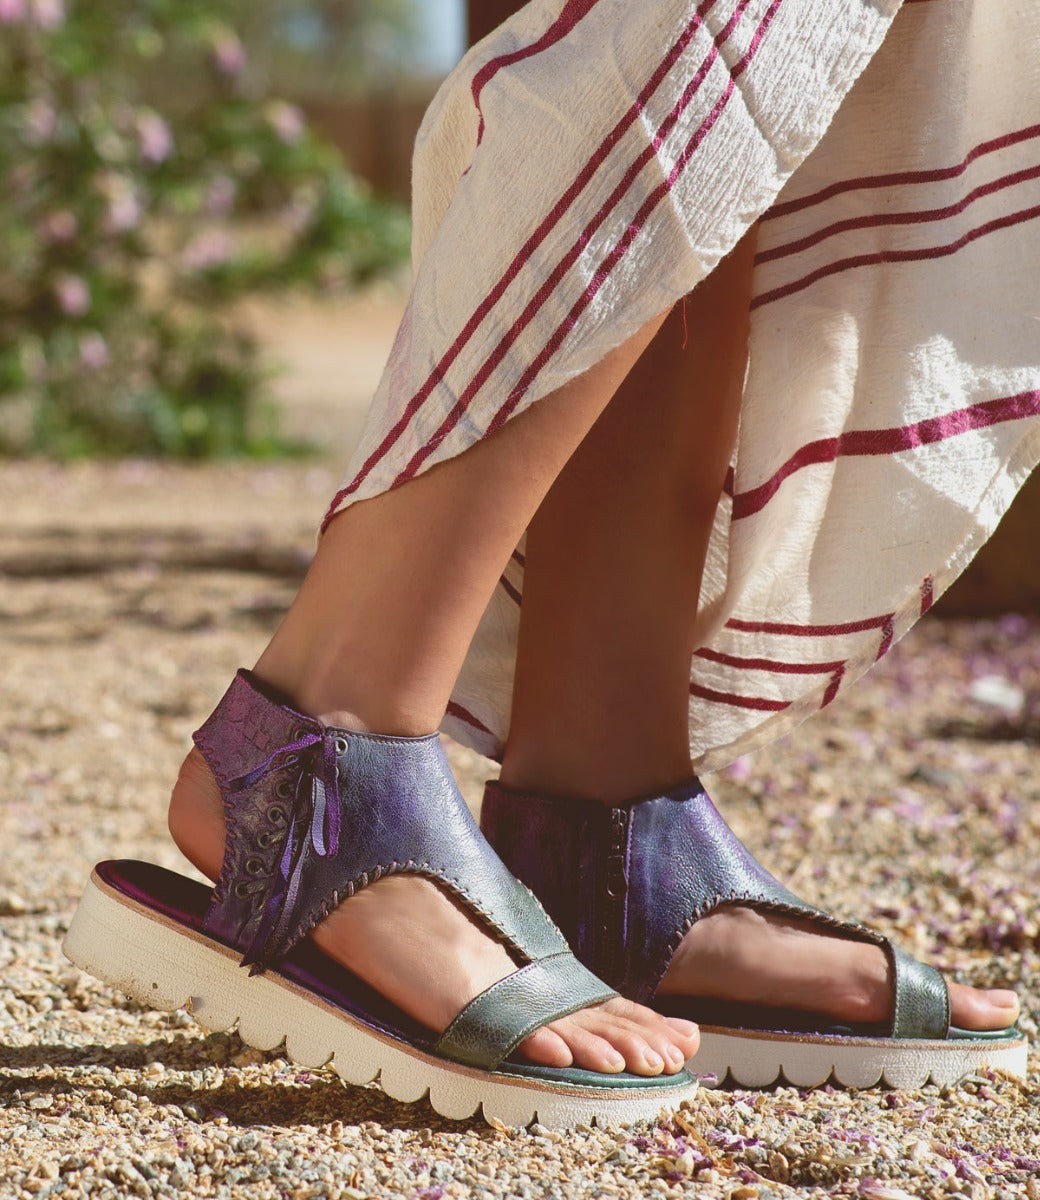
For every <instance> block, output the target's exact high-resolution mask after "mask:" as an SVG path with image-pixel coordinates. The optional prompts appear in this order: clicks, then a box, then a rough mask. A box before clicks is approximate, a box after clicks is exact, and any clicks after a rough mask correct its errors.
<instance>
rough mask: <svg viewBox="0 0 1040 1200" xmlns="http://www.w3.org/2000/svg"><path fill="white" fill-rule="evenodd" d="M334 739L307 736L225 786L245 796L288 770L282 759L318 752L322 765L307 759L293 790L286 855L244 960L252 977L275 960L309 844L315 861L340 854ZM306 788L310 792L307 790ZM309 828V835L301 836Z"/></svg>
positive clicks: (330, 735)
mask: <svg viewBox="0 0 1040 1200" xmlns="http://www.w3.org/2000/svg"><path fill="white" fill-rule="evenodd" d="M338 740H339V739H338V737H337V736H336V735H335V734H333V733H332V732H331V731H329V730H327V729H325V730H322V732H321V733H315V732H311V731H309V730H305V731H303V732H301V733H300V736H299V737H297V738H296V739H295V740H294V741H292V742H289V743H288V744H286V745H285V746H280V747H279V748H278V749H277V750H275V751H274V752H273V753H272V754H270V755H269V756H268V757H267V758H266V759H264V761H263V762H262V763H260V765H259V766H257V767H254V768H253V769H252V770H251V771H249V772H247V773H246V774H245V775H240V776H238V777H237V778H235V779H231V780H228V781H227V782H226V783H225V787H226V789H227V791H229V792H231V793H235V792H243V791H248V790H249V789H250V788H253V787H255V786H256V785H257V784H258V783H261V782H262V781H263V780H265V779H266V778H267V777H268V776H269V775H271V774H273V773H274V772H275V771H278V770H282V769H283V768H284V767H285V766H286V765H287V763H286V761H285V759H286V756H291V755H304V754H305V753H306V752H307V751H309V750H310V751H313V750H315V749H316V748H317V747H318V746H321V763H320V769H315V768H318V767H319V764H318V763H317V762H315V761H313V760H314V759H316V758H317V757H318V756H317V755H316V754H314V753H311V754H309V755H306V757H307V758H309V759H311V760H312V761H311V762H310V763H308V764H307V765H306V766H305V768H304V770H302V771H301V772H300V776H299V779H298V780H297V784H296V795H295V797H294V802H293V809H292V817H291V820H290V822H289V829H288V833H287V836H286V841H285V850H284V852H283V853H282V857H281V861H280V862H279V864H278V872H277V875H276V878H275V882H274V886H273V888H272V890H271V892H270V894H269V895H268V897H267V899H266V900H265V901H264V915H263V918H262V919H261V921H260V925H259V928H258V930H257V933H256V936H255V937H254V938H253V940H252V942H251V943H250V945H249V947H248V949H247V950H246V952H245V954H244V956H243V958H242V964H241V965H242V966H244V967H250V968H251V971H250V973H251V974H254V975H256V974H259V973H260V972H262V971H263V970H265V969H266V967H268V966H269V965H270V963H271V960H272V958H273V957H274V956H275V955H276V954H277V952H278V949H279V944H280V941H281V935H282V934H283V933H284V930H283V929H282V926H283V924H285V922H286V920H287V919H288V918H289V917H290V915H291V914H292V913H293V911H294V910H295V907H296V901H297V898H298V897H299V893H300V886H301V883H302V880H303V865H304V860H305V859H306V857H307V855H306V850H307V845H308V843H309V844H310V846H311V847H312V848H313V850H314V853H315V854H316V855H317V856H318V857H319V858H331V857H333V856H334V855H335V854H336V853H337V851H338V850H339V840H340V808H339V750H338V747H337V742H338ZM307 785H309V786H307ZM304 826H307V827H308V828H307V832H306V833H305V834H303V833H302V830H303V827H304Z"/></svg>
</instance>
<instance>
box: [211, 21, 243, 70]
mask: <svg viewBox="0 0 1040 1200" xmlns="http://www.w3.org/2000/svg"><path fill="white" fill-rule="evenodd" d="M213 61H214V63H215V64H216V67H217V70H218V71H219V72H220V73H221V74H222V75H239V74H241V73H242V71H243V70H245V65H246V48H245V46H243V45H242V42H241V41H240V40H239V38H238V35H237V34H235V33H232V32H231V30H230V29H221V30H219V31H218V32H217V33H216V34H214V37H213Z"/></svg>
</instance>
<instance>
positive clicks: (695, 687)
mask: <svg viewBox="0 0 1040 1200" xmlns="http://www.w3.org/2000/svg"><path fill="white" fill-rule="evenodd" d="M690 695H691V696H695V697H696V698H697V699H698V700H710V701H712V703H714V704H728V705H730V707H732V708H750V709H753V710H754V711H755V712H784V711H785V710H786V709H788V708H790V707H791V701H790V700H766V699H765V698H764V697H762V696H738V695H737V694H736V693H735V692H716V691H713V690H712V689H711V688H706V687H701V686H700V684H697V683H691V684H690Z"/></svg>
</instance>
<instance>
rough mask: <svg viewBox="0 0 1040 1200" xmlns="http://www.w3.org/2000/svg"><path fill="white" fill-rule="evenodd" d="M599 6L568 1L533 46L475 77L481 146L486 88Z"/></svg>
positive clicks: (503, 57) (495, 62) (487, 66)
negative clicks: (482, 100)
mask: <svg viewBox="0 0 1040 1200" xmlns="http://www.w3.org/2000/svg"><path fill="white" fill-rule="evenodd" d="M598 3H599V0H567V3H566V4H565V5H564V7H563V11H562V12H561V13H560V15H559V16H558V17H557V18H556V20H555V21H553V23H552V24H551V25H550V26H549V28H548V29H547V30H546V31H545V33H543V34H542V36H541V37H540V38H539V39H538V40H537V41H536V42H532V43H531V45H530V46H524V47H523V48H522V49H520V50H514V51H512V52H511V53H509V54H500V55H499V56H498V58H493V59H491V60H490V61H489V62H487V63H485V64H484V66H482V67H481V68H480V70H479V71H478V72H477V73H476V75H474V76H473V84H472V87H471V91H472V94H473V105H474V107H475V108H476V110H477V115H478V116H479V118H480V125H479V127H478V129H477V145H478V146H479V145H480V144H481V142H482V141H483V140H484V130H485V123H484V112H483V109H482V108H481V107H480V96H481V93H482V92H483V91H484V88H485V87H487V85H488V84H489V83H490V82H491V80H492V79H494V77H495V76H496V75H497V74H498V73H499V71H502V70H504V69H505V68H506V67H511V66H513V65H514V64H515V63H518V62H523V61H524V60H525V59H528V58H535V57H536V56H537V55H539V54H542V53H543V52H544V51H546V50H549V49H551V48H552V47H553V46H555V45H557V44H558V43H559V42H562V41H563V39H564V38H565V37H566V36H567V35H568V34H569V33H571V32H572V31H573V30H574V29H575V28H576V27H577V26H578V24H579V23H580V22H581V21H582V20H583V19H584V18H585V17H587V16H588V15H589V13H590V12H592V10H593V9H594V8H595V7H596V5H597V4H598Z"/></svg>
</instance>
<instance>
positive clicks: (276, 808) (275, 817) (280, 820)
mask: <svg viewBox="0 0 1040 1200" xmlns="http://www.w3.org/2000/svg"><path fill="white" fill-rule="evenodd" d="M267 819H268V820H269V821H270V822H271V824H272V825H284V824H285V809H284V808H282V806H281V805H280V804H272V805H271V807H270V808H269V809H268V810H267Z"/></svg>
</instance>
